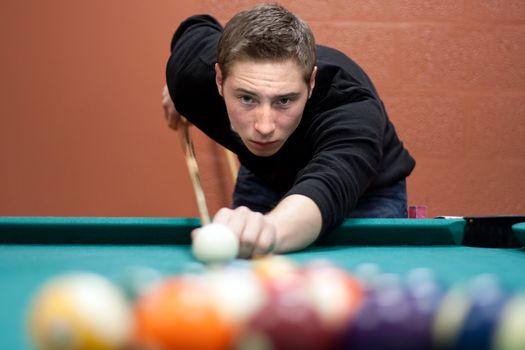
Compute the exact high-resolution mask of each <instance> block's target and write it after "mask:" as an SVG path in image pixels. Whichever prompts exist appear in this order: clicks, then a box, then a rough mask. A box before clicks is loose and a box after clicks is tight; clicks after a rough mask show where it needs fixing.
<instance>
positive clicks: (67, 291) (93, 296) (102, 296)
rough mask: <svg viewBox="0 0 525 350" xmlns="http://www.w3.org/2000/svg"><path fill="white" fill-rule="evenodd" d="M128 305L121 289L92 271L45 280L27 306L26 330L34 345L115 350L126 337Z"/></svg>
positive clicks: (129, 325) (68, 349) (64, 349)
mask: <svg viewBox="0 0 525 350" xmlns="http://www.w3.org/2000/svg"><path fill="white" fill-rule="evenodd" d="M132 322H133V318H132V313H131V307H130V305H129V304H128V302H127V300H126V298H125V295H124V293H123V292H122V291H121V290H120V289H119V288H117V287H116V286H115V285H114V284H113V283H112V282H111V281H110V280H108V279H107V278H105V277H103V276H101V275H98V274H95V273H88V272H82V273H70V274H64V275H60V276H57V277H55V278H52V279H50V280H49V281H47V282H46V283H45V284H44V285H43V286H42V287H41V288H40V289H39V290H38V291H37V293H36V294H35V296H34V298H33V300H32V301H31V304H30V307H29V315H28V332H29V336H30V338H31V341H32V343H33V345H34V346H35V347H36V348H37V349H43V350H48V349H60V350H84V349H86V350H87V349H90V350H114V349H122V348H124V347H125V346H126V344H127V343H128V341H129V337H130V335H131V332H132V328H133V323H132Z"/></svg>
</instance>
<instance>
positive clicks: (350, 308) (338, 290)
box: [302, 261, 365, 332]
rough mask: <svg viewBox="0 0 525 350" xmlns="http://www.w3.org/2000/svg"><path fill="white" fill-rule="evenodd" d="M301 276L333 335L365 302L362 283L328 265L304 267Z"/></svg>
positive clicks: (314, 262)
mask: <svg viewBox="0 0 525 350" xmlns="http://www.w3.org/2000/svg"><path fill="white" fill-rule="evenodd" d="M302 275H303V278H304V280H305V288H306V289H307V293H308V296H309V298H310V299H311V302H312V305H313V306H314V307H315V309H316V310H317V313H318V314H319V316H320V317H321V319H322V321H323V322H324V323H325V324H326V326H327V327H328V328H331V329H333V330H334V332H340V331H341V329H342V328H343V327H344V326H345V325H346V324H347V323H348V322H350V320H351V319H352V318H353V317H354V316H355V314H356V313H357V311H358V310H359V308H360V307H361V304H362V303H363V301H364V298H365V292H364V289H363V287H362V285H361V283H360V282H359V281H358V280H357V279H355V278H354V277H353V276H351V275H350V274H349V273H347V272H346V271H344V270H342V269H340V268H338V267H337V266H335V265H333V264H332V263H330V262H328V261H324V262H323V261H312V262H310V263H308V264H306V265H305V266H304V267H303V269H302Z"/></svg>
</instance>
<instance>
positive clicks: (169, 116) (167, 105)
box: [162, 85, 183, 130]
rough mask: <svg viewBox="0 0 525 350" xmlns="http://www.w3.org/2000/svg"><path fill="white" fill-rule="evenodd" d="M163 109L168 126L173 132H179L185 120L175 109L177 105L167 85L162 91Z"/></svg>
mask: <svg viewBox="0 0 525 350" xmlns="http://www.w3.org/2000/svg"><path fill="white" fill-rule="evenodd" d="M162 107H163V108H164V117H165V118H166V121H167V122H168V126H169V127H170V128H172V129H173V130H177V129H178V128H179V126H180V125H181V123H182V122H183V118H182V116H181V115H180V113H179V112H177V109H175V104H174V103H173V101H172V100H171V97H170V93H169V91H168V86H167V85H164V88H163V89H162Z"/></svg>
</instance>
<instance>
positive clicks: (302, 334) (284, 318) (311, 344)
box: [235, 286, 334, 350]
mask: <svg viewBox="0 0 525 350" xmlns="http://www.w3.org/2000/svg"><path fill="white" fill-rule="evenodd" d="M333 342H334V338H333V335H332V333H331V332H330V331H329V330H328V329H326V327H325V326H324V324H323V322H322V321H321V319H320V317H319V315H318V314H317V312H316V310H315V308H314V307H313V306H312V305H311V304H310V303H309V300H308V298H307V297H306V294H305V293H304V291H303V290H302V289H301V288H296V287H293V286H289V288H287V289H281V290H280V291H279V293H276V294H273V295H271V297H270V299H269V300H268V302H267V303H266V304H265V305H264V306H263V307H262V308H261V309H260V310H258V312H256V313H255V314H254V315H253V317H252V318H251V319H250V320H249V321H248V322H247V324H246V325H245V327H243V329H242V332H241V333H240V336H239V337H238V340H237V343H236V346H235V349H239V350H244V349H246V350H251V349H273V350H281V349H282V350H287V349H302V350H321V349H322V350H327V349H333V348H334V347H333Z"/></svg>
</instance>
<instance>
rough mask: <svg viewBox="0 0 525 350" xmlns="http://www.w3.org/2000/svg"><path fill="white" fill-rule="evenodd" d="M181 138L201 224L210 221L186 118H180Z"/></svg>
mask: <svg viewBox="0 0 525 350" xmlns="http://www.w3.org/2000/svg"><path fill="white" fill-rule="evenodd" d="M181 132H182V140H183V143H184V159H185V160H186V166H187V168H188V172H189V174H190V178H191V183H192V185H193V192H194V193H195V199H196V200H197V208H198V210H199V214H200V217H201V224H202V226H204V225H207V224H209V223H210V222H211V220H210V214H209V213H208V206H207V205H206V197H205V196H204V190H203V189H202V183H201V180H200V177H199V165H198V164H197V159H196V158H195V149H194V147H193V141H192V139H191V134H190V123H189V122H188V121H187V120H186V119H182V120H181Z"/></svg>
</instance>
